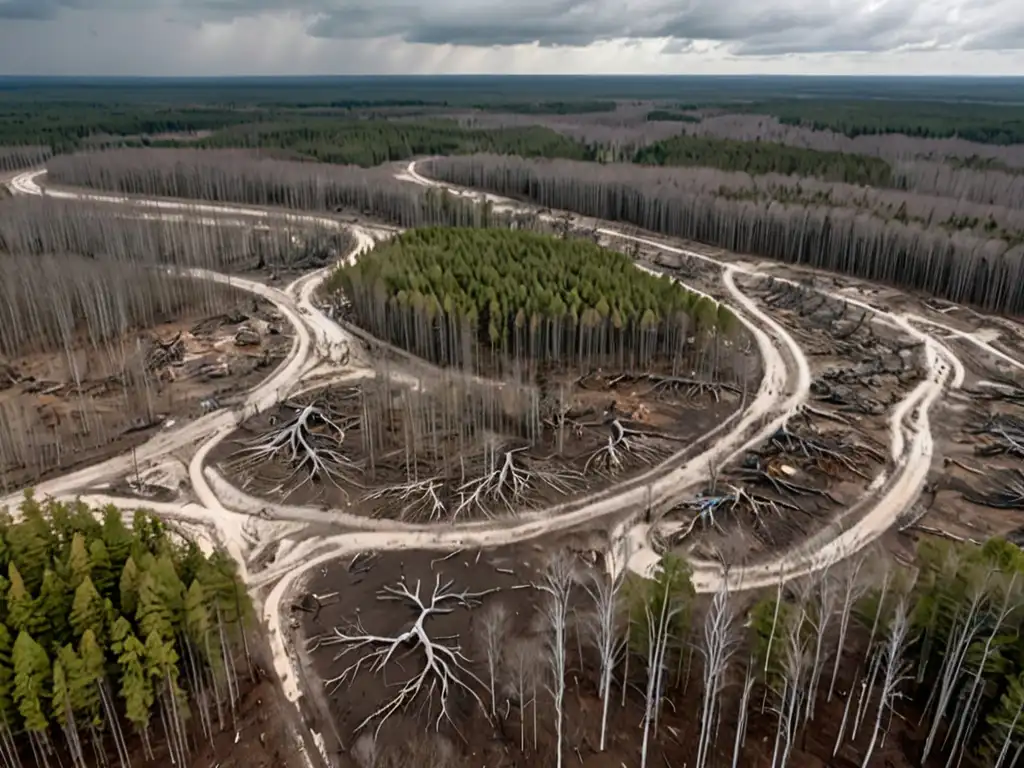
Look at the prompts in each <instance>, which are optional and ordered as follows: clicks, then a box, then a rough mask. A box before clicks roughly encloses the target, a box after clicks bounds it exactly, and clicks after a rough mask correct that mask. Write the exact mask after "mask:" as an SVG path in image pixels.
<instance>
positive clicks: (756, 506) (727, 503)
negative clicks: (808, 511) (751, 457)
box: [675, 485, 801, 539]
mask: <svg viewBox="0 0 1024 768" xmlns="http://www.w3.org/2000/svg"><path fill="white" fill-rule="evenodd" d="M729 488H730V493H727V494H724V495H707V496H699V497H697V498H695V499H692V500H690V501H685V502H683V503H682V504H680V505H679V506H678V507H677V509H683V510H689V511H692V512H696V515H694V516H693V518H692V519H691V520H690V524H689V525H688V526H687V527H686V528H685V529H683V530H682V531H680V532H679V533H678V534H676V537H675V538H677V539H683V538H686V537H687V536H689V535H690V533H691V532H692V531H693V529H694V527H696V525H697V523H702V524H704V525H710V526H712V527H715V528H719V530H721V528H720V526H719V525H718V522H717V520H716V516H717V515H721V514H728V515H732V516H736V513H744V512H745V513H747V514H749V515H750V516H751V517H753V518H754V521H755V524H757V525H763V522H762V519H763V517H764V515H765V514H766V513H773V514H775V515H781V514H782V510H784V509H785V510H789V511H793V512H800V511H801V509H800V507H798V506H797V505H796V504H792V503H790V502H788V501H782V500H780V499H771V498H769V497H767V496H763V495H760V494H756V493H751V492H750V491H748V490H747V489H746V488H744V487H743V486H738V485H730V486H729Z"/></svg>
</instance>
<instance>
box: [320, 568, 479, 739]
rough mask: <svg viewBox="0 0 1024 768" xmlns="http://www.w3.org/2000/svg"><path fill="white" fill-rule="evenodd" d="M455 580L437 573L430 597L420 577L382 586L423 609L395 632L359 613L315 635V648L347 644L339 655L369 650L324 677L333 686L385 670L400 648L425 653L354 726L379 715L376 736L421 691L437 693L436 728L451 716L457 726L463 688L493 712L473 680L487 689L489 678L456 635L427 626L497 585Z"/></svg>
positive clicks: (382, 595)
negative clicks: (456, 587)
mask: <svg viewBox="0 0 1024 768" xmlns="http://www.w3.org/2000/svg"><path fill="white" fill-rule="evenodd" d="M453 583H454V580H449V581H446V582H444V583H442V582H441V575H440V574H438V575H437V579H436V580H435V583H434V589H433V591H432V592H431V593H430V596H429V597H428V598H426V599H424V598H422V597H421V596H420V590H421V583H420V581H419V580H417V581H416V586H415V588H414V589H413V590H412V591H410V590H409V588H408V586H406V585H405V584H404V583H402V582H399V583H398V585H397V586H394V587H391V586H386V587H384V588H383V589H382V590H380V591H379V592H378V593H377V599H378V600H382V601H384V600H392V601H398V602H401V603H404V604H406V605H410V606H412V607H413V608H414V609H415V610H417V611H418V615H417V617H416V619H415V620H414V621H413V623H412V626H410V627H409V628H408V629H406V630H405V631H404V632H401V633H399V634H397V635H394V636H392V637H387V636H384V635H375V634H372V633H369V632H367V631H366V630H365V629H364V628H363V626H362V622H361V620H359V619H357V620H356V622H355V623H354V624H353V625H352V626H350V627H348V628H346V629H345V630H342V629H339V628H337V627H336V628H335V629H334V630H333V632H332V633H331V634H329V635H323V636H320V637H316V638H312V639H311V648H310V650H314V651H315V650H317V649H318V648H322V647H327V646H335V645H340V646H342V649H341V651H339V652H338V654H337V656H336V658H341V657H343V656H346V655H348V654H350V653H353V652H356V651H363V652H364V653H363V655H362V656H360V657H359V658H358V659H357V660H356V661H354V662H353V663H352V664H350V665H349V666H348V667H346V668H345V669H344V670H342V672H341V674H339V675H337V676H335V677H333V678H331V679H329V680H325V681H324V685H325V686H326V687H327V688H328V690H329V691H331V692H333V691H335V690H337V689H338V688H339V687H341V686H342V685H345V684H346V683H351V682H352V681H353V680H354V679H355V678H356V676H357V675H358V674H359V672H360V670H362V669H363V668H364V667H366V668H368V669H369V670H370V671H371V672H373V673H374V674H384V673H385V672H386V668H387V666H388V664H389V663H390V662H391V661H392V660H393V659H394V661H395V663H396V665H398V666H399V667H400V666H401V663H400V662H401V659H399V658H396V654H398V653H399V652H401V658H403V659H404V658H406V657H408V656H409V654H411V653H412V652H413V651H417V650H418V651H420V652H421V653H422V655H423V667H422V669H421V670H420V671H419V672H418V673H416V674H414V675H413V676H412V677H410V678H409V679H408V680H406V681H405V682H404V683H401V684H400V688H399V690H398V693H396V694H395V695H394V696H393V697H392V698H391V699H390V700H388V701H387V702H385V703H384V704H382V705H381V706H380V707H378V708H377V709H375V710H374V711H373V712H372V713H370V714H369V715H368V716H367V717H366V718H365V719H364V720H363V721H362V722H361V723H359V725H357V726H356V728H355V731H356V732H358V731H360V730H362V729H363V728H365V727H366V726H367V725H369V724H370V723H372V722H374V721H376V722H377V727H376V729H375V731H374V734H375V736H376V734H377V733H379V731H380V729H381V727H382V726H383V725H384V723H385V722H386V721H387V719H388V718H389V717H391V715H393V714H394V713H395V712H398V711H401V710H405V709H407V708H408V707H409V706H410V705H411V704H412V703H413V701H415V700H416V699H417V698H418V697H419V696H420V694H422V693H425V695H426V696H428V697H431V698H432V697H433V696H434V694H438V700H439V703H440V707H441V709H440V711H439V713H438V715H437V718H436V719H435V720H434V728H435V729H439V728H440V726H441V721H442V720H447V721H448V722H449V723H450V724H451V725H452V727H453V728H456V730H457V729H458V726H457V725H456V723H455V721H454V720H453V718H452V715H451V712H450V707H451V706H453V704H454V703H453V702H452V700H451V699H452V694H454V693H455V692H456V691H457V690H461V691H463V692H464V693H465V694H466V695H467V696H469V697H470V698H471V699H472V700H473V701H475V702H476V703H477V704H478V705H479V707H480V711H481V712H482V713H483V715H484V717H487V716H488V713H487V707H485V706H484V703H483V701H482V700H481V698H480V696H479V695H478V694H477V692H476V690H475V689H474V687H473V683H476V684H477V685H478V686H480V688H481V689H483V688H484V687H485V686H484V683H483V681H481V680H480V679H479V678H478V677H477V676H476V675H474V674H473V672H472V671H471V670H470V669H469V664H470V663H471V662H470V659H468V658H467V657H466V656H465V655H464V654H463V653H462V649H461V646H459V644H458V641H457V638H452V637H440V638H432V637H431V636H430V634H429V633H428V630H427V619H429V618H430V617H431V616H433V615H438V614H445V613H451V612H452V611H454V610H455V609H456V608H457V607H462V608H467V609H472V608H475V607H477V606H479V605H480V602H481V598H483V597H484V596H486V595H488V594H491V593H493V592H497V591H498V590H497V589H491V590H486V591H484V592H468V591H463V592H453V591H452V584H453ZM431 704H432V702H431ZM428 706H429V704H428Z"/></svg>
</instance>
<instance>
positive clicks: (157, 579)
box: [135, 567, 175, 642]
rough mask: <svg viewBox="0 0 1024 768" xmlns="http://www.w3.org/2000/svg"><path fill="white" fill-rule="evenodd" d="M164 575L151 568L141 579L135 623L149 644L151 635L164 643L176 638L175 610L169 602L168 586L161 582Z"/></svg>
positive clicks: (158, 570)
mask: <svg viewBox="0 0 1024 768" xmlns="http://www.w3.org/2000/svg"><path fill="white" fill-rule="evenodd" d="M163 576H164V574H163V573H162V571H161V570H160V569H158V568H155V567H154V568H151V569H149V570H147V571H144V572H143V573H142V576H141V578H140V579H139V602H138V607H137V608H136V611H135V621H136V623H137V624H138V627H139V630H140V631H141V632H142V633H143V634H144V635H145V636H146V639H147V642H148V640H149V637H150V636H151V635H156V636H157V637H159V638H161V639H162V640H164V641H170V640H172V639H173V638H174V627H175V621H174V618H175V616H174V610H173V608H172V605H171V603H170V600H169V595H168V592H169V591H170V590H169V588H168V585H167V584H166V583H165V582H162V581H161V577H163Z"/></svg>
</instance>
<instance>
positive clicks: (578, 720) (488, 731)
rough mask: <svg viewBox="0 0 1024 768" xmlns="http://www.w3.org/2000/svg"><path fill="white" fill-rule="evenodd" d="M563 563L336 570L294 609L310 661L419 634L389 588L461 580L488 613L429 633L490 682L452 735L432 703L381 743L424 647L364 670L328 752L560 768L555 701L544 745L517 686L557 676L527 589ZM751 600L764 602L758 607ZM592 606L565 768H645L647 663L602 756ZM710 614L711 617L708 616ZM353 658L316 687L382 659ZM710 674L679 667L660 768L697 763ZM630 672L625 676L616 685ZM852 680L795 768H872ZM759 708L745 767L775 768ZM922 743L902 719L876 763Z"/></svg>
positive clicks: (725, 753)
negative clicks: (522, 667) (491, 653)
mask: <svg viewBox="0 0 1024 768" xmlns="http://www.w3.org/2000/svg"><path fill="white" fill-rule="evenodd" d="M592 543H596V540H591V541H590V542H586V543H584V542H579V543H578V544H577V547H578V550H577V555H576V566H575V567H576V571H577V574H578V575H579V576H580V577H583V576H584V575H585V574H586V573H587V572H588V571H590V570H592V568H593V567H595V566H593V565H591V562H592V560H593V558H592V556H591V555H592V553H591V551H590V549H589V546H590V544H592ZM551 552H552V548H547V550H546V552H542V551H541V548H540V547H539V546H530V545H520V546H517V547H509V548H504V549H500V550H487V551H483V552H478V551H465V552H459V553H457V554H455V555H453V556H451V557H445V555H444V554H443V553H437V552H429V553H427V552H400V553H379V554H377V555H375V556H373V557H372V558H367V557H361V558H359V559H357V560H355V561H353V560H352V559H351V558H346V559H345V560H344V561H341V562H335V563H332V564H331V565H329V566H327V567H326V568H324V569H322V570H321V572H320V573H319V574H318V575H317V576H316V577H315V578H314V579H313V580H312V581H311V582H310V583H308V584H307V586H306V592H305V594H306V597H305V598H304V599H299V600H297V602H296V607H295V609H294V616H295V619H296V620H295V623H296V624H299V625H301V629H299V630H297V635H296V645H297V646H298V647H301V643H302V638H307V639H308V638H316V637H327V636H330V635H331V633H332V632H333V630H334V628H336V627H337V628H340V630H341V631H342V632H346V633H350V634H358V633H359V632H360V631H365V632H368V633H374V634H377V635H380V636H384V637H391V636H395V635H397V634H398V633H400V632H402V631H404V630H406V629H407V628H408V627H410V626H411V625H412V622H413V621H414V620H415V618H416V616H417V615H418V611H416V610H413V609H412V608H410V607H409V605H407V604H403V603H400V602H392V601H384V600H381V599H380V596H381V590H382V589H383V588H384V587H388V586H390V587H397V586H398V585H399V584H401V583H404V584H405V585H407V586H408V587H409V589H410V591H413V592H415V589H416V585H417V583H418V584H419V585H420V588H421V594H429V593H430V590H431V589H432V588H433V587H434V584H435V583H436V579H437V578H438V577H440V579H441V583H442V584H443V583H445V582H446V581H448V580H449V579H451V580H454V584H453V590H467V589H468V590H472V591H474V592H478V593H486V594H484V595H483V596H481V597H480V599H479V605H477V606H475V607H472V608H464V607H458V606H453V607H454V610H453V611H452V612H450V613H445V614H443V615H435V616H432V617H429V618H428V619H427V621H426V623H425V625H424V626H425V627H426V629H427V631H428V633H429V634H430V635H431V636H432V637H436V638H441V637H446V636H447V637H449V638H451V639H450V640H449V641H448V642H449V643H450V644H452V645H455V644H457V645H458V646H459V647H460V648H461V650H462V652H463V654H465V656H466V658H467V661H466V662H465V666H466V669H467V671H468V672H469V673H472V674H473V675H475V676H476V678H478V680H477V681H476V682H474V681H473V680H472V679H471V678H470V677H469V675H468V674H467V675H465V676H464V678H465V679H466V680H467V681H469V683H470V684H471V687H472V691H473V693H472V694H468V693H462V694H461V695H453V696H452V697H451V699H450V707H449V712H450V713H451V715H452V720H453V722H448V721H447V720H442V724H441V726H440V728H439V730H437V731H435V729H434V725H433V724H434V723H435V722H436V718H437V716H438V714H439V700H438V697H437V695H436V694H435V695H434V697H433V698H432V699H429V701H428V698H429V697H427V696H426V695H422V696H421V697H420V698H418V699H415V700H414V701H413V703H412V704H411V705H409V707H408V709H406V710H404V711H402V712H399V713H396V714H395V715H394V716H393V717H392V718H391V719H389V720H388V721H387V722H386V723H385V724H384V725H383V726H382V727H381V729H380V731H379V733H377V735H376V737H375V736H374V733H375V728H376V725H377V723H376V721H374V720H371V722H370V723H368V724H367V725H365V726H364V727H363V728H362V729H359V728H358V726H359V725H360V723H362V722H363V721H364V719H365V718H367V717H368V716H370V715H372V713H373V712H374V711H375V710H377V709H378V708H379V707H381V706H382V705H383V704H384V703H385V702H387V701H388V700H389V699H390V697H392V696H394V695H395V693H396V692H397V690H398V688H399V687H400V686H401V684H402V683H404V682H405V681H406V680H408V679H410V677H412V676H415V675H416V674H418V672H419V671H420V670H421V669H422V660H423V656H422V655H421V654H420V653H418V652H417V651H416V650H415V649H413V648H412V647H411V646H406V647H401V648H400V649H399V651H398V654H397V655H396V656H395V657H394V660H393V661H392V662H391V663H390V664H389V666H388V667H387V669H386V670H385V671H383V672H382V673H376V674H375V673H374V672H373V671H372V670H371V669H369V668H367V667H363V668H361V669H360V670H359V671H358V673H357V674H351V675H350V676H349V677H348V678H346V679H344V680H342V681H341V682H340V683H337V682H336V683H329V684H328V685H326V686H325V687H324V689H323V691H322V695H323V700H322V706H323V707H325V708H326V710H327V712H326V713H322V716H323V717H324V718H329V719H330V721H331V722H332V723H333V728H323V730H324V731H325V732H329V731H332V732H333V735H332V736H331V738H330V739H329V743H328V750H329V751H330V752H331V753H332V754H333V755H335V756H336V759H337V760H338V761H339V764H340V765H341V766H344V768H349V766H352V767H353V768H366V766H368V765H369V763H368V762H367V761H366V759H365V755H366V754H368V753H372V752H373V750H374V749H378V750H381V751H382V752H383V753H384V754H383V755H381V754H378V759H384V758H388V759H390V760H392V761H393V762H384V763H383V764H384V765H411V764H416V765H424V766H427V765H446V766H465V767H466V768H469V767H470V766H472V767H473V768H479V766H482V765H486V766H488V767H489V768H490V767H492V766H493V767H500V766H509V767H511V766H516V767H517V768H526V767H527V766H531V767H533V766H536V767H537V768H541V767H542V766H543V767H544V768H548V767H549V766H550V765H552V764H553V758H552V750H553V749H554V744H555V737H554V733H553V727H552V721H553V718H552V709H551V707H552V704H551V699H550V696H549V694H548V693H547V692H546V691H545V689H544V684H543V678H540V680H541V681H540V682H539V683H538V692H537V702H538V703H539V707H538V711H537V730H536V733H535V731H534V710H533V705H532V700H533V694H532V683H530V682H528V683H527V686H526V687H527V689H528V690H527V698H526V706H525V707H524V708H523V709H522V710H520V707H519V706H518V704H517V702H518V699H517V696H516V694H515V691H514V679H515V676H516V673H515V672H514V671H513V672H511V673H510V670H516V669H518V667H517V664H518V659H519V656H518V655H517V654H519V653H522V654H523V658H524V659H526V660H528V663H529V665H530V669H536V670H537V672H538V673H539V674H540V675H545V674H547V672H546V669H547V667H546V666H545V663H544V659H545V655H544V654H545V650H544V642H545V639H546V637H547V634H546V629H545V624H544V622H543V620H541V619H539V618H538V610H539V607H540V606H542V605H543V599H542V596H541V594H540V593H539V592H538V591H537V590H535V589H533V588H532V587H529V586H528V585H529V583H530V582H531V581H534V580H536V579H537V578H538V569H540V568H543V564H544V563H545V562H546V560H547V558H548V557H550V553H551ZM509 571H511V573H510V572H509ZM491 590H497V591H493V592H492V591H491ZM309 595H319V596H321V597H322V598H323V599H322V604H321V605H320V606H319V607H318V605H317V602H316V600H313V599H312V598H311V597H309ZM747 597H748V598H749V599H750V600H751V601H754V600H756V599H757V598H758V595H755V594H751V595H749V596H747ZM497 605H500V606H502V607H503V608H504V610H505V612H506V614H507V617H508V621H507V623H505V624H503V625H502V635H501V637H502V641H501V647H502V654H503V655H502V656H501V657H500V663H501V664H502V665H503V667H500V668H499V670H501V669H504V671H499V673H498V679H499V683H498V685H497V686H496V688H497V690H498V693H497V694H496V697H495V699H496V706H495V710H496V712H497V714H496V716H494V717H493V718H491V720H490V721H489V720H488V718H486V717H484V715H483V712H485V711H489V710H490V693H489V679H490V678H489V671H488V664H487V654H486V650H485V646H486V643H485V641H484V639H483V638H484V627H485V625H486V622H487V617H488V615H489V614H490V615H493V614H491V612H493V611H494V610H495V606H497ZM591 605H592V603H591V602H590V599H589V598H588V597H587V596H586V595H585V594H584V593H583V592H582V590H579V589H578V588H577V590H576V592H575V593H574V596H573V600H572V609H571V610H570V614H569V627H570V628H569V632H568V638H567V639H568V642H567V648H568V652H567V657H566V663H567V675H566V681H567V683H566V695H565V726H566V727H565V737H566V752H565V758H566V761H567V762H566V764H567V765H568V764H580V765H583V766H587V767H588V768H618V766H621V765H636V764H637V762H638V757H639V749H640V742H641V728H640V727H639V724H641V723H642V720H643V693H642V691H643V688H644V673H643V667H642V663H641V662H640V661H638V660H637V659H636V658H634V659H633V660H632V662H631V664H632V666H631V671H630V673H629V679H630V681H631V684H630V686H629V688H628V689H627V690H626V692H625V694H623V692H622V689H621V688H620V687H619V685H618V684H615V685H614V691H613V698H612V701H611V705H610V710H609V723H608V739H607V749H606V751H605V752H604V753H600V752H599V751H598V749H597V748H598V742H599V728H600V713H601V708H602V705H601V701H600V699H599V697H598V695H597V689H596V682H597V678H598V665H597V658H596V655H595V653H594V651H593V649H592V646H591V643H590V641H589V639H588V635H587V634H586V632H585V631H583V633H582V637H580V636H578V633H577V629H578V628H580V629H585V627H586V626H587V623H586V622H587V615H588V611H589V610H590V606H591ZM700 610H701V608H700V604H698V607H697V612H698V613H699V611H700ZM356 621H358V622H360V623H361V627H362V629H361V630H358V629H353V622H356ZM312 647H316V641H312ZM345 647H346V646H345V645H334V646H329V645H326V644H323V645H320V646H319V647H318V648H316V649H315V650H312V651H309V652H308V653H307V654H306V660H307V661H306V663H307V664H308V667H309V669H308V677H309V678H311V679H312V680H314V681H315V680H330V679H332V678H336V677H337V676H339V675H340V674H341V673H342V671H343V670H344V669H346V668H347V667H349V666H350V665H352V664H353V663H355V662H356V661H357V660H358V659H359V657H360V654H362V653H365V652H366V651H367V650H371V649H372V648H371V647H369V646H368V647H367V648H364V649H354V650H351V651H349V652H348V653H345V654H343V655H339V652H340V651H342V650H343V649H344V648H345ZM372 647H373V648H376V647H379V646H376V645H374V646H372ZM741 657H742V658H745V654H744V653H738V654H737V656H736V658H737V659H739V658H741ZM699 664H700V661H699V654H696V655H694V656H693V657H692V658H690V659H688V658H687V657H686V656H685V655H683V656H680V658H679V659H678V660H675V661H673V662H672V663H671V664H670V667H669V670H668V677H667V680H668V685H669V694H668V699H669V701H670V702H671V703H670V704H668V705H666V706H665V708H664V711H663V714H662V719H661V722H660V723H659V727H658V729H657V731H656V732H654V733H653V734H652V738H651V743H650V754H649V758H648V759H649V763H648V764H649V765H655V766H657V765H670V766H682V765H686V764H688V763H692V760H693V758H694V756H695V755H694V753H695V745H696V743H697V737H698V733H699V720H698V718H697V717H696V716H695V715H694V713H695V712H698V711H699V709H700V704H701V698H700V696H701V693H700V691H701V688H700V685H701V684H700V679H699V674H700V673H699ZM844 666H845V665H844ZM621 671H622V669H621V667H620V668H619V670H618V672H617V674H620V673H621ZM742 674H743V670H742V667H741V664H740V663H739V662H737V663H736V665H735V668H734V677H735V678H736V679H734V680H732V681H731V682H730V685H729V686H728V687H727V689H726V692H725V694H724V701H725V704H724V710H723V718H722V727H721V732H720V734H719V738H718V742H717V746H716V749H715V752H716V754H718V757H717V758H716V759H714V760H712V763H713V764H723V765H726V764H729V763H730V762H731V754H732V747H733V739H734V730H733V729H734V727H735V721H736V715H735V713H736V708H737V706H738V701H739V694H738V689H739V684H740V681H741V677H742ZM844 674H845V673H841V674H840V677H839V681H838V684H837V691H838V694H837V695H836V696H835V697H834V698H833V700H832V701H831V702H825V701H824V698H825V697H824V691H823V692H822V697H821V698H822V701H821V702H820V703H819V705H818V708H817V714H816V716H815V720H814V722H813V723H812V725H811V726H809V727H806V728H804V729H803V730H802V732H801V735H800V738H799V743H798V745H797V747H796V749H795V753H794V754H793V756H792V758H791V761H790V763H791V764H792V765H799V766H801V768H803V767H804V766H829V768H847V767H849V768H853V766H859V765H860V761H861V756H862V754H863V748H864V747H865V746H866V743H867V735H866V734H862V736H859V737H858V741H857V743H856V744H855V745H848V746H844V747H843V748H842V749H841V750H840V752H839V754H838V755H837V756H836V757H833V756H832V749H833V744H834V739H835V734H836V733H837V732H838V726H839V722H840V720H841V719H842V714H843V707H844V705H845V695H846V690H847V687H848V680H847V679H846V678H845V676H844ZM314 684H315V683H314ZM424 690H426V689H424ZM477 698H478V699H479V701H476V699H477ZM759 700H760V690H758V692H757V694H756V695H755V696H753V697H752V701H753V703H752V704H751V707H750V708H751V717H750V732H749V735H748V738H747V740H746V748H745V749H744V750H743V752H742V757H741V764H742V765H745V766H748V765H749V766H768V765H770V764H771V750H772V744H773V739H774V729H775V721H774V717H773V716H772V715H770V714H764V715H761V714H760V713H759V704H758V703H757V702H758V701H759ZM900 714H901V715H902V714H904V713H902V712H901V713H900ZM321 725H322V726H323V723H321ZM535 739H536V742H535V741H534V740H535ZM920 743H921V738H920V735H919V734H916V733H914V732H913V731H912V729H910V728H909V726H907V725H906V721H905V720H904V719H903V718H902V717H899V718H894V719H893V720H892V724H891V726H890V732H889V735H888V737H887V738H886V740H885V744H884V747H882V748H881V749H880V751H878V752H876V758H875V759H876V760H877V764H878V765H886V766H892V768H905V767H906V768H909V766H911V765H916V762H915V760H914V756H915V754H916V753H917V752H918V750H919V744H920ZM440 756H443V760H441V759H440Z"/></svg>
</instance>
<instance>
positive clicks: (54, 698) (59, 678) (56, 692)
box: [50, 657, 71, 727]
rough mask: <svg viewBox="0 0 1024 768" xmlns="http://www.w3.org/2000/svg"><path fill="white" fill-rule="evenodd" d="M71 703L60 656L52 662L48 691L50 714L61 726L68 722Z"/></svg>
mask: <svg viewBox="0 0 1024 768" xmlns="http://www.w3.org/2000/svg"><path fill="white" fill-rule="evenodd" d="M70 703H71V690H70V689H69V688H68V681H67V678H65V677H64V665H63V664H61V662H60V658H59V657H58V658H57V659H55V660H54V662H53V686H52V690H51V693H50V705H51V707H50V715H51V717H52V718H53V719H54V720H55V721H56V722H57V724H58V725H60V726H61V727H66V726H67V724H68V709H69V705H70Z"/></svg>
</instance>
